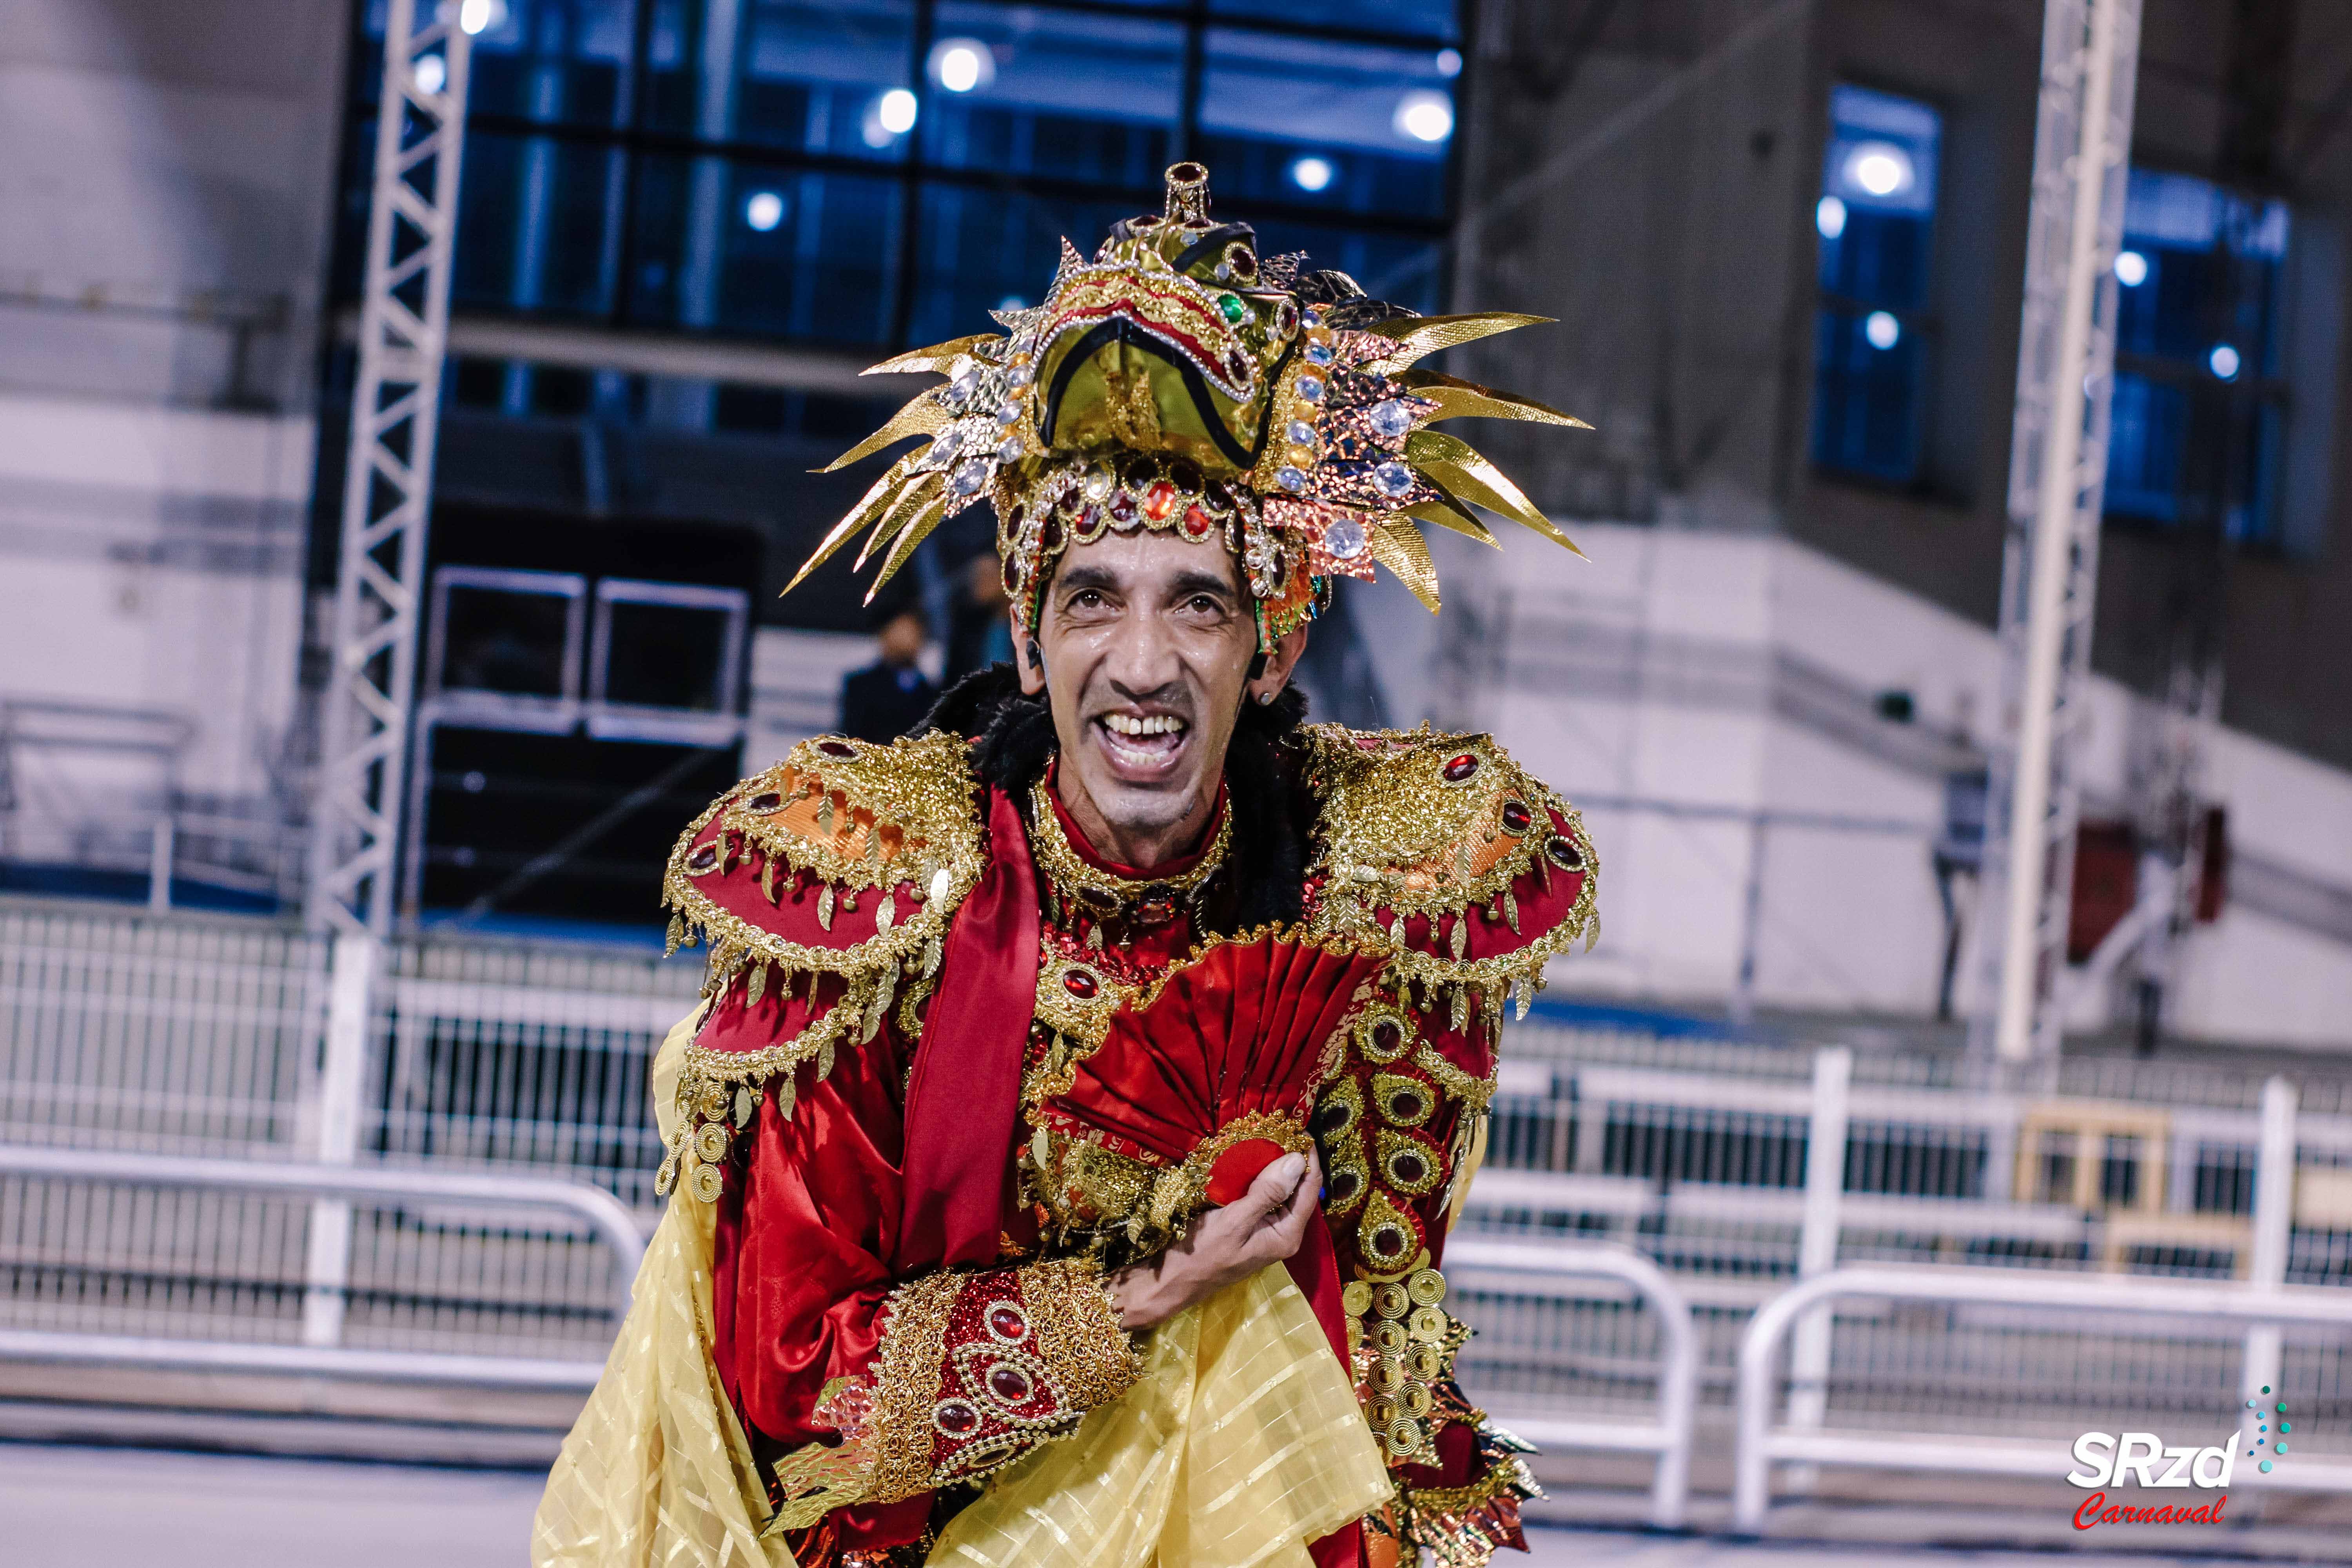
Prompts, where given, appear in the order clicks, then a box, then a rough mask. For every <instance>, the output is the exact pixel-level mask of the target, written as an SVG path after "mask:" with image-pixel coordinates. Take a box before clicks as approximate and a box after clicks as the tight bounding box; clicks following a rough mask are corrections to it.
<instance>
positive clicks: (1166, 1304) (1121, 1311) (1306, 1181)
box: [1109, 1152, 1323, 1329]
mask: <svg viewBox="0 0 2352 1568" xmlns="http://www.w3.org/2000/svg"><path fill="white" fill-rule="evenodd" d="M1322 1190H1323V1171H1322V1167H1321V1166H1319V1165H1318V1164H1317V1163H1316V1160H1315V1156H1314V1154H1313V1153H1312V1152H1308V1153H1305V1154H1286V1155H1284V1156H1283V1157H1282V1158H1281V1159H1279V1160H1276V1162H1275V1163H1273V1164H1271V1165H1268V1166H1267V1167H1266V1168H1265V1170H1263V1171H1261V1172H1259V1173H1258V1177H1257V1180H1256V1181H1255V1182H1252V1183H1251V1184H1250V1189H1249V1191H1248V1192H1246V1193H1244V1194H1242V1198H1241V1201H1240V1202H1239V1203H1232V1204H1227V1205H1225V1206H1224V1207H1223V1208H1216V1209H1210V1210H1209V1211H1208V1212H1206V1213H1205V1214H1203V1215H1202V1216H1201V1217H1200V1219H1199V1220H1198V1221H1197V1222H1196V1223H1195V1224H1194V1225H1193V1226H1192V1235H1190V1236H1188V1237H1185V1238H1184V1240H1183V1241H1182V1242H1181V1244H1180V1245H1178V1246H1175V1247H1170V1248H1169V1249H1168V1250H1167V1251H1165V1252H1163V1253H1161V1254H1160V1256H1159V1257H1158V1258H1154V1259H1153V1260H1152V1261H1151V1262H1150V1263H1139V1264H1137V1265H1136V1266H1135V1267H1133V1268H1122V1269H1120V1270H1119V1271H1118V1273H1116V1274H1114V1275H1112V1276H1111V1277H1110V1279H1109V1285H1110V1297H1111V1300H1112V1301H1113V1302H1114V1303H1116V1304H1117V1306H1118V1322H1119V1327H1121V1328H1123V1329H1150V1328H1157V1327H1158V1326H1159V1325H1160V1324H1161V1323H1164V1322H1166V1321H1168V1320H1169V1319H1171V1318H1172V1317H1174V1316H1175V1315H1176V1314H1177V1313H1179V1312H1181V1311H1182V1310H1184V1309H1185V1308H1187V1307H1189V1306H1191V1305H1192V1303H1193V1302H1195V1301H1205V1300H1208V1299H1209V1298H1210V1297H1212V1296H1213V1295H1215V1294H1216V1293H1217V1292H1218V1291H1220V1290H1222V1289H1224V1288H1225V1287H1226V1286H1228V1285H1230V1284H1232V1283H1233V1282H1234V1280H1236V1279H1248V1278H1249V1277H1250V1276H1251V1275H1253V1274H1255V1273H1256V1272H1257V1271H1258V1270H1259V1269H1261V1268H1265V1266H1266V1265H1267V1264H1269V1263H1279V1262H1281V1261H1282V1260H1283V1259H1284V1258H1288V1257H1289V1256H1290V1255H1291V1254H1292V1253H1294V1252H1296V1251H1297V1250H1298V1244H1299V1243H1300V1242H1302V1241H1304V1240H1306V1239H1307V1226H1308V1225H1309V1224H1311V1223H1313V1220H1314V1217H1315V1199H1316V1197H1317V1195H1318V1194H1320V1193H1321V1192H1322Z"/></svg>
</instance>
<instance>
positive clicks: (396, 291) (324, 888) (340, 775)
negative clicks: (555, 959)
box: [307, 0, 488, 935]
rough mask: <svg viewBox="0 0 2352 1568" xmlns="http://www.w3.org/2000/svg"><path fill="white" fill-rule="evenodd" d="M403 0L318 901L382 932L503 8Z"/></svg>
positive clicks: (349, 509)
mask: <svg viewBox="0 0 2352 1568" xmlns="http://www.w3.org/2000/svg"><path fill="white" fill-rule="evenodd" d="M420 8H421V9H422V10H423V12H424V16H422V17H421V18H420V16H419V15H418V13H419V10H420ZM387 10H388V15H387V16H386V17H385V21H384V35H383V95H382V100H381V101H382V103H383V110H382V113H381V116H380V118H379V120H378V123H377V126H376V142H375V178H374V185H373V195H372V198H371V201H370V204H369V212H368V237H367V259H366V271H365V280H364V283H363V285H362V289H363V293H362V299H361V303H360V329H359V372H358V376H357V384H356V386H355V387H354V388H353V391H352V430H351V452H350V458H349V461H348V465H347V467H346V469H345V472H344V479H343V513H342V536H341V538H342V542H341V552H340V556H339V564H338V567H337V574H336V584H335V611H334V623H333V626H332V629H331V634H330V635H331V638H332V643H331V648H332V653H333V659H334V663H333V668H332V669H331V672H330V674H329V677H328V681H327V690H326V695H325V708H324V711H323V713H322V715H321V722H322V732H323V738H324V744H323V746H322V749H321V753H320V771H319V784H318V788H317V790H316V791H315V793H314V796H313V805H312V807H311V812H312V816H311V828H310V878H309V895H308V905H307V910H308V918H309V921H310V924H311V925H312V926H313V927H314V928H318V929H323V930H331V931H345V932H351V933H353V934H358V933H362V932H370V933H373V934H377V935H382V934H383V933H384V932H386V931H389V930H390V929H391V924H392V916H393V902H394V876H393V868H394V856H395V854H396V852H397V849H398V845H399V838H400V833H401V815H402V813H401V806H402V802H403V801H404V799H405V798H406V792H405V791H404V788H403V787H402V784H403V774H404V773H405V771H406V767H407V762H408V749H409V730H410V711H409V710H410V705H411V700H412V698H413V695H414V688H415V669H416V632H417V616H418V607H419V605H420V604H421V602H422V600H423V597H424V587H425V583H424V576H425V521H426V517H427V514H428V511H429V509H430V506H431V495H432V486H433V451H434V439H435V436H436V433H437V427H438V425H439V422H440V413H441V367H442V361H443V358H444V354H445V351H446V344H447V338H448V328H449V267H450V258H451V255H452V253H453V248H454V241H455V238H456V235H457V183H458V164H459V154H460V153H461V151H462V149H463V146H464V142H465V126H466V81H467V65H468V62H469V59H470V57H471V52H472V51H471V48H470V45H471V41H472V40H471V38H470V37H469V34H468V28H469V27H470V28H472V29H473V30H477V31H478V30H479V28H480V26H482V24H483V23H484V22H485V21H486V20H487V19H488V5H487V4H486V3H485V0H463V3H462V4H460V3H459V0H390V4H389V5H388V7H387Z"/></svg>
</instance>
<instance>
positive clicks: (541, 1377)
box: [0, 1143, 646, 1389]
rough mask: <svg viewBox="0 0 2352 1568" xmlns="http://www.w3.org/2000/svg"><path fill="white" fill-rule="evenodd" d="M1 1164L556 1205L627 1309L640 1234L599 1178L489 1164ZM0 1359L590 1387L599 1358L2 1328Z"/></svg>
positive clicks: (5, 1147)
mask: <svg viewBox="0 0 2352 1568" xmlns="http://www.w3.org/2000/svg"><path fill="white" fill-rule="evenodd" d="M0 1175H6V1176H31V1177H37V1178H43V1179H47V1180H51V1181H75V1182H105V1183H110V1184H117V1185H128V1186H151V1187H182V1188H198V1189H210V1190H216V1191H229V1192H255V1193H290V1194H300V1195H301V1196H303V1197H310V1198H320V1197H326V1198H360V1199H367V1198H391V1199H407V1200H411V1201H415V1202H424V1203H455V1204H480V1205H486V1206H496V1207H500V1208H534V1209H555V1210H561V1211H565V1212H568V1213H570V1214H572V1215H574V1216H576V1217H577V1218H579V1219H582V1220H584V1221H586V1222H587V1224H588V1225H589V1226H591V1227H592V1228H593V1230H594V1231H595V1232H596V1234H597V1237H598V1238H599V1239H600V1240H602V1241H603V1242H604V1245H605V1247H607V1248H608V1249H609V1250H610V1251H611V1253H612V1255H613V1261H614V1276H615V1290H616V1300H615V1304H614V1305H615V1310H616V1312H618V1313H620V1314H623V1315H625V1314H626V1313H627V1311H628V1308H629V1296H630V1291H631V1289H632V1288H633V1286H634V1285H635V1279H636V1273H637V1264H638V1262H639V1260H640V1259H641V1258H643V1257H644V1256H645V1247H646V1238H645V1237H644V1236H643V1235H642V1234H641V1233H640V1232H639V1231H638V1229H637V1224H636V1221H635V1219H634V1218H633V1217H631V1215H630V1214H629V1211H628V1209H627V1208H626V1207H625V1206H624V1205H622V1204H621V1202H620V1201H619V1200H618V1199H616V1198H614V1196H613V1195H612V1194H610V1193H607V1192H605V1191H604V1189H603V1188H601V1187H593V1186H590V1185H588V1184H585V1183H581V1182H567V1181H559V1180H556V1179H553V1178H551V1177H547V1176H531V1175H523V1174H520V1173H519V1174H516V1175H511V1176H508V1175H489V1174H483V1173H467V1172H454V1171H420V1170H415V1169H408V1168H403V1167H396V1166H394V1167H385V1166H364V1165H319V1164H295V1163H272V1162H268V1161H259V1160H206V1159H187V1158H182V1157H178V1156H174V1155H165V1154H132V1153H119V1152H113V1151H110V1150H91V1149H55V1148H47V1147H43V1146H38V1145H30V1144H22V1143H0ZM0 1359H15V1360H24V1361H46V1362H69V1363H114V1364H132V1365H145V1366H174V1367H186V1368H193V1369H197V1370H204V1371H215V1372H226V1371H242V1372H274V1373H324V1374H330V1375H340V1376H345V1377H362V1378H382V1379H386V1380H394V1381H404V1382H425V1383H461V1384H497V1385H503V1386H509V1387H528V1388H579V1389H586V1388H589V1387H593V1385H594V1384H595V1381H596V1376H597V1373H598V1372H599V1371H600V1370H601V1369H602V1363H597V1362H568V1361H548V1360H535V1359H530V1358H526V1357H516V1356H474V1355H436V1354H424V1353H415V1352H405V1351H400V1352H394V1351H364V1350H347V1349H343V1348H341V1347H331V1346H318V1345H299V1346H298V1345H282V1344H238V1343H225V1342H217V1341H213V1342H207V1341H197V1340H173V1339H142V1338H134V1337H131V1336H125V1335H112V1334H86V1333H55V1332H48V1331H35V1330H21V1331H16V1330H11V1331H0Z"/></svg>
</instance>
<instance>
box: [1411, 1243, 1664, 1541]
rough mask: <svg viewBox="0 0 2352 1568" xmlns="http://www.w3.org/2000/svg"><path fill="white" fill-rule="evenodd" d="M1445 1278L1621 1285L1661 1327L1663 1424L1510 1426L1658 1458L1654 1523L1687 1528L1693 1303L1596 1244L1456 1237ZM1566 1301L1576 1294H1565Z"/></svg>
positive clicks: (1637, 1259)
mask: <svg viewBox="0 0 2352 1568" xmlns="http://www.w3.org/2000/svg"><path fill="white" fill-rule="evenodd" d="M1444 1266H1445V1273H1446V1277H1447V1279H1449V1280H1451V1281H1452V1282H1453V1284H1454V1286H1455V1288H1456V1289H1483V1288H1495V1287H1487V1286H1485V1285H1483V1284H1482V1283H1481V1281H1482V1278H1483V1279H1495V1280H1496V1282H1497V1287H1498V1288H1499V1289H1505V1290H1513V1291H1517V1290H1523V1289H1528V1287H1530V1286H1535V1285H1540V1284H1542V1283H1546V1282H1557V1281H1559V1280H1563V1279H1618V1280H1622V1281H1623V1282H1624V1283H1626V1284H1628V1285H1630V1286H1632V1287H1633V1289H1634V1290H1635V1291H1636V1292H1637V1293H1638V1294H1639V1295H1640V1296H1641V1297H1642V1299H1643V1300H1644V1301H1645V1302H1647V1303H1648V1305H1649V1308H1650V1310H1651V1312H1652V1313H1653V1314H1654V1316H1655V1317H1656V1319H1657V1321H1658V1358H1659V1366H1658V1419H1657V1422H1656V1424H1655V1425H1654V1426H1653V1425H1647V1424H1643V1423H1624V1422H1594V1421H1573V1420H1564V1419H1560V1418H1559V1417H1540V1416H1538V1417H1531V1418H1519V1419H1512V1418H1510V1417H1509V1416H1508V1414H1507V1413H1506V1415H1505V1418H1504V1425H1505V1426H1508V1427H1509V1428H1510V1430H1512V1431H1513V1432H1515V1433H1517V1435H1519V1436H1523V1437H1525V1438H1527V1439H1528V1441H1529V1442H1531V1443H1534V1444H1536V1445H1538V1447H1542V1446H1544V1445H1547V1444H1548V1445H1550V1446H1552V1447H1563V1448H1608V1449H1615V1450H1622V1451H1624V1452H1630V1453H1648V1454H1655V1455H1656V1456H1657V1468H1656V1469H1655V1470H1654V1471H1653V1472H1652V1476H1651V1481H1650V1522H1651V1523H1652V1524H1654V1525H1655V1526H1657V1527H1658V1528H1659V1529H1661V1530H1679V1529H1681V1528H1682V1524H1683V1518H1684V1513H1685V1508H1686V1506H1687V1504H1688V1501H1689V1498H1690V1449H1691V1428H1692V1425H1693V1422H1694V1419H1695V1415H1696V1405H1697V1401H1698V1373H1699V1353H1700V1352H1699V1342H1698V1331H1697V1329H1696V1327H1695V1326H1694V1325H1693V1323H1692V1321H1691V1310H1690V1303H1689V1301H1688V1300H1685V1298H1684V1296H1683V1293H1682V1291H1681V1290H1680V1289H1678V1288H1677V1287H1676V1286H1675V1282H1674V1281H1673V1280H1672V1279H1668V1278H1667V1277H1666V1275H1665V1272H1664V1270H1663V1269H1661V1268H1659V1267H1658V1266H1657V1265H1656V1264H1654V1263H1653V1262H1651V1261H1650V1260H1649V1259H1648V1258H1644V1257H1643V1256H1642V1255H1641V1254H1640V1253H1638V1252H1635V1251H1633V1249H1632V1248H1630V1247H1619V1246H1616V1245H1614V1244H1613V1243H1609V1242H1592V1241H1541V1242H1536V1241H1506V1240H1502V1239H1498V1238H1493V1237H1477V1236H1457V1237H1454V1238H1452V1239H1451V1240H1449V1241H1448V1242H1447V1243H1446V1245H1445V1257H1444ZM1561 1294H1573V1292H1569V1291H1563V1292H1561Z"/></svg>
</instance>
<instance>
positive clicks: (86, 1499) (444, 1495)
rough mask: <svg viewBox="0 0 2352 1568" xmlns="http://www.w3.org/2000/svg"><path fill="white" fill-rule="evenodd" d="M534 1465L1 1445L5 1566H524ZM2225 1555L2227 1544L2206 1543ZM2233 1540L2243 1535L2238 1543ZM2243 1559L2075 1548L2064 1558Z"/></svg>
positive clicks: (1551, 1543) (1869, 1555)
mask: <svg viewBox="0 0 2352 1568" xmlns="http://www.w3.org/2000/svg"><path fill="white" fill-rule="evenodd" d="M539 1489H540V1477H539V1476H537V1475H536V1474H533V1473H530V1472H529V1471H496V1470H489V1471H486V1470H457V1469H436V1468H425V1467H422V1466H412V1465H369V1464H352V1463H342V1462H331V1461H321V1460H312V1459H272V1458H245V1457H241V1456H226V1455H217V1454H192V1453H177V1452H158V1451H154V1450H150V1449H140V1448H99V1447H59V1446H47V1445H37V1444H0V1563H6V1564H7V1568H116V1565H117V1564H121V1565H122V1568H268V1565H270V1564H278V1563H331V1564H332V1568H522V1565H523V1563H524V1560H525V1542H526V1538H527V1536H528V1533H529V1530H530V1515H531V1510H532V1508H533V1507H534V1506H535V1505H536V1504H537V1502H538V1500H539ZM1529 1544H1530V1545H1531V1546H1532V1547H1533V1548H1534V1554H1533V1556H1532V1558H1531V1559H1513V1558H1509V1557H1506V1558H1504V1559H1503V1560H1502V1561H1503V1563H1505V1564H1506V1565H1508V1564H1511V1563H1521V1564H1524V1568H1588V1565H1590V1568H1601V1565H1606V1568H1872V1565H1874V1564H1879V1563H1920V1564H1948V1565H1951V1568H2025V1565H2027V1564H2046V1563H2048V1562H2049V1558H2050V1554H2049V1553H2047V1552H1975V1551H1965V1550H1963V1551H1946V1550H1934V1549H1926V1548H1911V1549H1891V1548H1888V1547H1886V1546H1884V1545H1863V1544H1854V1545H1842V1546H1824V1545H1806V1544H1802V1543H1798V1542H1748V1543H1744V1544H1743V1543H1738V1542H1725V1541H1722V1540H1719V1539H1714V1540H1710V1539H1706V1538H1685V1537H1673V1536H1653V1535H1640V1534H1631V1533H1624V1532H1619V1531H1577V1530H1562V1529H1542V1530H1535V1531H1529ZM2214 1544H2215V1545H2216V1546H2217V1547H2220V1548H2221V1550H2223V1551H2225V1552H2227V1551H2230V1549H2231V1547H2230V1545H2229V1544H2225V1543H2224V1542H2215V1543H2214ZM2238 1550H2239V1551H2241V1552H2242V1550H2243V1548H2242V1546H2240V1547H2238ZM2233 1560H2234V1561H2237V1562H2240V1563H2242V1562H2243V1559H2242V1557H2233V1558H2200V1557H2170V1556H2164V1557H2154V1556H2148V1555H2132V1556H2109V1555H2096V1556H2094V1555H2090V1554H2083V1555H2074V1554H2071V1553H2070V1554H2068V1555H2067V1556H2066V1558H2065V1563H2066V1565H2067V1568H2155V1565H2156V1564H2159V1563H2175V1564H2183V1565H2185V1564H2189V1563H2205V1562H2223V1561H2233Z"/></svg>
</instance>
